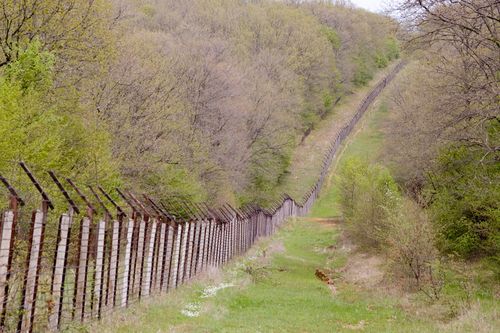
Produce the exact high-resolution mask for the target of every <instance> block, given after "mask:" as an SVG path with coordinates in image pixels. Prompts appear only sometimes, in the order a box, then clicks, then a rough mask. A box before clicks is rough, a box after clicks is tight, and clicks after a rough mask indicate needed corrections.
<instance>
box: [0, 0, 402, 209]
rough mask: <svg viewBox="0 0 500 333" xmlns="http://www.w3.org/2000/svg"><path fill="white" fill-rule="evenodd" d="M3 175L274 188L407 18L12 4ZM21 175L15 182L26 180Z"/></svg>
mask: <svg viewBox="0 0 500 333" xmlns="http://www.w3.org/2000/svg"><path fill="white" fill-rule="evenodd" d="M1 11H2V15H1V18H0V36H2V37H0V46H1V48H0V66H1V67H0V119H1V121H0V155H1V156H2V160H1V161H0V173H2V174H3V175H4V176H8V177H9V178H10V179H15V180H16V183H21V182H23V181H24V178H23V177H22V176H19V175H18V171H16V170H17V169H16V167H15V162H16V161H19V160H25V161H26V162H27V163H28V164H29V165H31V166H32V167H33V168H34V169H35V170H47V169H54V170H55V171H58V172H61V173H63V174H65V175H68V176H72V177H75V178H76V179H79V180H81V181H82V182H85V183H90V184H95V183H99V184H101V185H104V186H114V185H125V186H126V187H129V186H134V187H135V188H139V189H140V190H144V191H147V192H148V193H151V194H153V195H155V196H157V197H159V198H162V197H168V196H178V197H182V198H189V199H191V200H194V201H201V200H208V201H210V202H212V203H218V202H222V201H230V202H233V203H243V202H250V201H254V200H255V198H258V197H259V195H260V194H261V193H263V192H268V193H272V191H273V189H274V188H275V187H276V185H277V184H278V183H279V182H280V179H281V176H282V175H283V174H284V173H286V170H287V167H288V164H289V160H290V156H291V152H292V150H293V148H294V147H295V146H296V145H297V144H299V142H300V140H301V139H302V138H303V136H304V135H307V133H309V131H310V130H311V129H312V128H314V126H315V125H316V124H317V123H318V122H319V121H320V120H321V118H323V117H324V116H325V115H326V114H328V113H329V112H331V111H332V108H333V106H334V105H335V104H336V103H338V102H339V100H340V99H341V98H342V97H343V96H346V95H347V94H349V93H350V92H351V91H352V90H353V89H355V88H356V87H357V86H361V85H364V84H366V83H367V82H368V80H370V78H371V77H372V75H373V73H374V72H375V71H376V70H377V69H378V68H383V67H385V66H386V65H387V63H388V62H389V61H390V60H392V59H394V58H397V57H398V55H399V51H398V43H397V41H396V39H395V37H394V35H395V32H396V28H397V25H396V23H395V22H394V21H393V20H391V19H389V18H387V17H384V16H381V15H377V14H372V13H369V12H367V11H364V10H360V9H354V8H351V7H350V6H346V5H332V4H323V3H314V4H303V5H296V4H288V3H282V2H274V1H252V2H241V1H237V0H190V1H174V0H172V1H170V0H166V1H165V0H162V1H135V0H124V1H118V0H109V1H108V0H97V1H95V0H92V1H90V0H88V1H80V0H78V1H76V0H65V1H51V0H49V1H40V0H29V1H23V2H19V1H6V2H4V5H3V7H2V9H1ZM19 186H20V185H19Z"/></svg>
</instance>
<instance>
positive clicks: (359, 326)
mask: <svg viewBox="0 0 500 333" xmlns="http://www.w3.org/2000/svg"><path fill="white" fill-rule="evenodd" d="M342 327H343V328H345V329H348V330H352V331H362V330H364V329H365V321H364V320H361V321H360V322H359V323H357V324H354V325H352V324H346V325H342Z"/></svg>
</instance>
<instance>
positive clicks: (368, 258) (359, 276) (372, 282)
mask: <svg viewBox="0 0 500 333" xmlns="http://www.w3.org/2000/svg"><path fill="white" fill-rule="evenodd" d="M382 264H383V261H382V259H381V258H380V257H377V256H374V255H370V254H365V253H353V254H351V256H350V257H349V259H348V260H347V264H346V265H345V267H344V269H343V272H344V274H343V276H344V279H345V280H346V281H348V282H351V283H353V284H358V285H362V286H365V287H368V288H370V287H374V286H377V285H380V284H381V283H382V282H383V281H384V271H383V270H382V268H381V266H382Z"/></svg>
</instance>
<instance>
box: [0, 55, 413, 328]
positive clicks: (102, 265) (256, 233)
mask: <svg viewBox="0 0 500 333" xmlns="http://www.w3.org/2000/svg"><path fill="white" fill-rule="evenodd" d="M402 66H403V64H402V63H400V64H398V65H397V66H396V67H395V69H394V70H393V71H392V72H391V73H390V74H389V75H388V76H387V77H386V78H385V79H383V80H382V81H380V82H379V83H378V84H377V85H376V87H375V88H374V89H373V90H372V91H371V93H370V94H369V95H368V96H367V97H366V98H365V99H364V100H363V102H362V103H361V105H360V107H359V108H358V110H357V112H356V113H355V115H354V116H353V118H352V119H351V120H350V122H349V123H348V124H347V125H346V126H345V127H344V128H342V129H341V130H340V131H339V133H338V134H337V135H336V137H335V138H334V139H333V140H332V143H331V146H330V147H329V149H328V151H327V152H326V154H325V157H324V159H323V165H322V169H321V173H320V175H319V178H318V180H317V182H316V183H315V184H314V186H312V187H311V188H310V189H309V190H308V191H307V193H306V194H305V196H304V198H302V200H300V201H296V200H294V199H292V198H290V197H289V196H288V195H283V196H282V197H281V198H280V199H279V200H278V201H277V202H275V203H274V204H272V205H271V207H270V208H261V207H255V206H245V207H242V208H239V209H237V208H234V207H231V206H230V205H223V206H221V207H218V208H210V207H208V206H206V205H200V204H194V203H188V202H184V203H182V205H183V207H184V214H183V215H182V216H178V214H176V213H174V212H173V210H172V209H171V208H172V207H171V206H169V204H168V203H163V202H156V201H155V200H153V199H152V198H150V197H148V196H146V195H144V196H143V197H141V198H140V199H138V198H137V197H136V196H134V194H132V193H131V192H125V193H124V192H122V191H120V190H118V189H116V192H117V193H118V195H119V196H120V197H121V199H123V202H125V203H126V205H127V207H122V206H120V205H119V204H117V203H116V202H115V201H114V200H113V199H112V198H111V196H110V195H108V193H107V192H106V191H104V190H103V189H102V188H98V190H99V191H95V190H94V189H93V188H89V190H90V193H91V195H92V197H93V198H94V200H90V199H89V197H88V196H86V195H85V194H84V193H83V191H82V190H81V189H80V188H79V187H78V186H77V185H76V184H75V183H74V182H73V181H71V179H66V182H65V185H63V184H62V182H60V181H59V179H58V178H57V176H56V175H55V174H54V173H50V176H51V178H52V180H53V181H54V183H55V184H56V185H57V187H58V189H59V191H60V192H61V193H62V194H63V196H64V198H65V202H66V203H67V211H66V212H64V213H62V214H59V213H56V212H55V211H53V208H54V205H53V203H52V201H51V199H50V198H49V196H48V195H47V194H46V193H45V192H44V190H43V187H42V185H41V184H40V183H39V182H38V181H37V179H36V177H35V175H34V174H33V173H32V172H31V171H30V170H29V168H28V167H27V166H26V165H25V164H24V163H21V168H22V170H23V171H24V172H25V173H26V175H27V176H28V177H29V179H30V181H31V183H32V184H33V186H34V188H35V189H36V190H37V193H38V194H39V196H40V206H39V207H38V208H37V209H35V210H33V211H32V212H30V211H29V209H28V208H27V207H24V201H23V199H22V198H21V197H20V196H19V195H18V193H17V192H16V190H15V188H14V187H13V186H12V185H11V184H10V183H9V182H8V180H7V179H5V178H3V177H1V176H0V180H1V182H2V183H3V185H5V188H6V189H7V194H8V197H9V206H8V208H7V209H5V210H4V211H1V212H0V331H2V332H33V331H34V332H41V331H57V330H60V329H64V328H68V327H71V325H73V324H74V323H81V322H88V321H91V320H96V319H100V318H102V317H103V316H105V315H106V314H108V313H109V312H111V311H115V310H116V309H120V308H125V307H128V306H130V305H131V304H133V303H135V302H138V301H140V300H141V299H142V298H144V297H148V296H149V295H151V294H155V295H158V294H160V293H167V292H168V291H170V290H172V289H175V288H177V287H178V286H180V285H181V284H184V283H187V282H189V281H190V280H191V279H193V278H194V277H195V276H197V275H199V274H201V273H203V272H204V271H205V270H207V269H208V268H209V267H220V266H222V265H224V263H226V262H228V261H229V260H231V258H233V257H234V256H238V255H241V254H243V253H245V252H246V251H247V250H248V249H249V248H250V247H251V246H252V245H253V244H254V243H255V242H256V241H257V240H258V239H259V238H261V237H266V236H269V235H271V234H273V233H274V232H275V231H276V230H277V229H278V228H279V227H280V225H281V224H282V223H283V222H284V221H285V220H286V219H287V218H288V217H290V216H303V215H305V214H307V213H308V212H309V210H310V208H311V206H312V204H313V203H314V201H315V200H316V198H317V197H318V195H319V191H320V189H321V187H322V186H323V182H324V179H325V177H326V175H327V172H328V168H329V166H330V164H331V162H332V160H333V158H334V157H335V154H336V153H337V151H338V149H339V147H340V145H341V144H342V142H343V141H344V140H345V138H346V137H347V136H348V135H349V133H350V132H351V131H352V130H353V128H354V126H355V125H356V123H357V122H358V120H359V119H360V118H361V117H362V115H363V114H364V113H365V112H366V110H367V109H368V107H369V105H370V104H371V103H372V102H373V100H374V99H375V98H376V97H377V96H378V95H379V94H380V92H381V91H382V89H383V88H384V87H385V86H386V85H387V84H388V83H389V82H390V81H391V80H392V79H393V78H394V76H395V75H396V74H397V72H398V71H399V70H400V69H401V68H402ZM67 189H71V193H74V194H69V193H70V191H69V190H68V191H67ZM72 197H75V198H78V201H79V202H82V203H83V204H81V205H80V206H79V205H77V204H76V203H75V202H76V201H74V200H73V199H72ZM93 202H97V203H98V207H96V206H95V205H94V203H93ZM109 206H112V207H113V210H116V213H111V212H110V211H109V210H108V208H107V207H109Z"/></svg>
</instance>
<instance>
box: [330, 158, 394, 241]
mask: <svg viewBox="0 0 500 333" xmlns="http://www.w3.org/2000/svg"><path fill="white" fill-rule="evenodd" d="M339 177H340V181H339V184H340V192H341V206H342V210H343V213H344V218H345V220H346V221H347V223H348V230H349V232H350V233H351V235H352V236H353V237H355V238H356V239H357V240H358V241H360V244H362V245H365V246H370V247H378V246H379V245H380V241H381V239H382V238H383V237H382V234H383V230H384V229H385V223H386V216H387V209H389V207H391V206H392V205H393V203H394V202H396V201H397V200H396V198H398V197H399V191H398V188H397V186H396V183H395V182H394V180H393V178H392V177H391V175H390V173H389V171H388V170H387V169H386V168H384V167H382V166H378V165H369V164H368V163H367V162H365V161H362V160H360V159H358V158H351V159H348V160H347V161H346V163H345V164H344V165H343V166H342V168H341V171H340V174H339Z"/></svg>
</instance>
